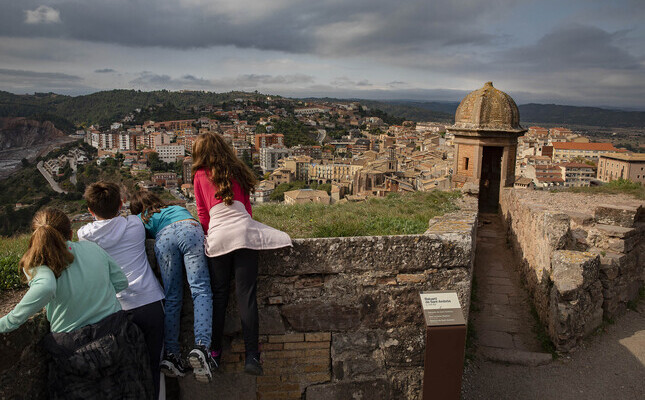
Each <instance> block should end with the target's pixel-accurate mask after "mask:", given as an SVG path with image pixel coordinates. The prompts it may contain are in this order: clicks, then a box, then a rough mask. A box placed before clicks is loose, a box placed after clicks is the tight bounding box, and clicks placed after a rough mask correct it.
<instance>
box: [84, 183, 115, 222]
mask: <svg viewBox="0 0 645 400" xmlns="http://www.w3.org/2000/svg"><path fill="white" fill-rule="evenodd" d="M83 197H85V200H86V201H87V207H88V208H89V209H90V210H91V211H92V212H93V213H94V214H96V215H97V216H99V217H101V218H105V219H107V218H114V217H116V215H117V214H118V213H119V207H120V206H121V189H120V188H119V185H117V184H116V183H112V182H106V181H98V182H95V183H93V184H91V185H90V186H88V187H87V189H85V194H84V195H83Z"/></svg>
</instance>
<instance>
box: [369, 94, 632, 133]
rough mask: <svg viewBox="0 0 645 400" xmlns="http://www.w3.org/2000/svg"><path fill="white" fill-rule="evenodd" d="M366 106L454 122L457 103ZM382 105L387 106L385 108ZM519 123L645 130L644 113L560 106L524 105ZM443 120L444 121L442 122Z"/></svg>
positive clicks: (410, 116) (414, 117)
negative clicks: (637, 128) (644, 128)
mask: <svg viewBox="0 0 645 400" xmlns="http://www.w3.org/2000/svg"><path fill="white" fill-rule="evenodd" d="M363 103H365V104H366V105H368V106H369V105H370V104H371V105H372V106H373V107H379V108H381V109H382V110H383V111H385V112H387V113H390V114H393V115H395V116H399V117H403V118H407V119H411V120H415V121H421V120H432V119H433V118H434V119H435V120H441V121H454V116H455V112H456V111H457V107H458V106H459V103H458V102H436V101H428V102H420V101H407V100H393V101H387V102H382V101H381V102H371V101H363ZM382 104H385V106H383V105H382ZM518 107H519V109H520V120H521V121H522V123H523V124H524V125H525V124H527V123H531V124H557V125H584V126H598V127H615V128H629V127H639V128H643V127H645V112H643V111H622V110H609V109H605V108H598V107H577V106H567V105H558V104H533V103H531V104H521V105H519V106H518ZM442 118H443V119H442Z"/></svg>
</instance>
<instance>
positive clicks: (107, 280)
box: [0, 241, 128, 333]
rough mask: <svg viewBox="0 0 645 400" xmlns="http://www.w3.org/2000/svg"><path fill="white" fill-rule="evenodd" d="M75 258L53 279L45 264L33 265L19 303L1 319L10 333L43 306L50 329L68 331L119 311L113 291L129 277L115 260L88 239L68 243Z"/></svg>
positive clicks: (0, 326) (2, 328) (1, 329)
mask: <svg viewBox="0 0 645 400" xmlns="http://www.w3.org/2000/svg"><path fill="white" fill-rule="evenodd" d="M67 247H68V248H69V250H70V252H71V253H72V254H73V255H74V261H73V262H72V263H71V264H70V265H69V266H68V267H67V268H66V269H65V270H64V271H63V272H62V273H61V275H60V277H58V279H56V277H55V276H54V273H53V272H52V270H51V269H49V268H48V267H47V266H40V267H36V268H35V271H34V276H33V278H32V279H31V281H29V290H28V291H27V293H25V296H24V297H23V298H22V300H20V303H18V304H17V305H16V307H15V308H14V309H13V310H11V311H10V312H9V314H7V315H5V316H4V317H2V318H0V333H4V332H10V331H13V330H15V329H17V328H18V327H19V326H20V325H22V324H24V323H25V321H27V319H29V317H31V316H32V315H34V314H36V313H38V312H39V311H40V310H42V308H43V307H45V310H46V311H47V319H48V320H49V322H50V324H51V330H52V332H71V331H73V330H75V329H77V328H80V327H83V326H85V325H90V324H93V323H96V322H99V321H100V320H102V319H103V318H105V317H107V316H108V315H111V314H113V313H115V312H117V311H119V310H121V305H120V304H119V301H118V300H117V298H116V293H118V292H120V291H122V290H123V289H125V288H127V287H128V279H127V278H126V277H125V274H124V273H123V271H121V268H120V267H119V266H118V265H117V264H116V263H115V262H114V260H113V259H112V258H111V257H110V256H109V255H108V254H107V253H106V252H105V251H104V250H103V249H101V248H100V247H99V246H97V245H96V244H95V243H91V242H69V241H68V242H67Z"/></svg>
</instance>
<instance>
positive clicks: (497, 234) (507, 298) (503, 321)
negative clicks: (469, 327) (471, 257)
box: [472, 214, 551, 365]
mask: <svg viewBox="0 0 645 400" xmlns="http://www.w3.org/2000/svg"><path fill="white" fill-rule="evenodd" d="M479 220H480V226H479V227H478V230H477V249H476V256H475V273H474V274H475V280H476V285H477V289H476V299H475V301H474V309H475V311H474V313H473V319H472V323H473V324H474V328H475V333H476V340H475V344H476V355H477V356H478V357H482V358H484V359H487V360H492V361H500V362H505V363H513V364H523V365H540V364H545V363H548V362H550V361H551V355H550V354H548V353H544V352H543V351H542V349H541V345H540V343H539V342H538V340H537V338H536V334H535V332H534V329H533V327H534V325H535V319H534V318H533V317H532V316H531V312H530V305H529V304H530V303H529V299H528V295H527V293H526V291H525V289H524V288H523V287H522V285H521V282H520V276H519V273H518V272H517V266H516V265H515V264H516V263H517V261H516V260H515V258H514V256H513V252H512V250H511V249H510V247H509V245H508V243H507V240H506V233H505V231H504V228H503V226H502V223H501V219H500V217H499V216H498V215H496V214H480V218H479Z"/></svg>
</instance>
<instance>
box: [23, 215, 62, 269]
mask: <svg viewBox="0 0 645 400" xmlns="http://www.w3.org/2000/svg"><path fill="white" fill-rule="evenodd" d="M31 228H32V230H33V233H32V234H31V239H29V248H28V249H27V252H25V254H24V255H23V256H22V258H21V259H20V268H22V270H23V271H25V274H26V275H27V277H28V279H31V278H33V275H32V272H33V269H34V268H35V267H38V266H40V265H46V266H47V267H49V269H51V270H52V271H53V272H54V276H56V278H58V277H59V276H60V274H61V273H62V272H63V271H64V270H65V268H67V267H68V266H69V264H71V263H72V262H73V261H74V255H73V254H72V253H71V252H70V251H69V250H68V249H67V244H66V243H65V241H66V240H68V239H71V234H72V223H71V222H70V221H69V218H67V215H65V213H64V212H62V211H61V210H59V209H56V208H51V207H48V208H45V209H42V210H40V211H38V212H37V213H36V215H34V219H33V221H32V222H31Z"/></svg>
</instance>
